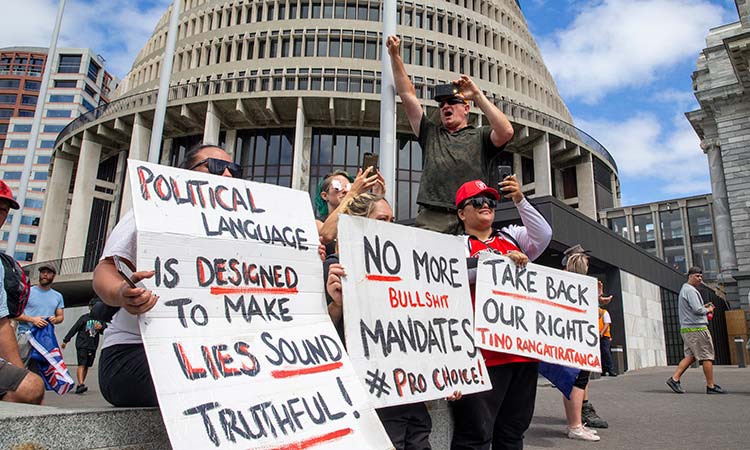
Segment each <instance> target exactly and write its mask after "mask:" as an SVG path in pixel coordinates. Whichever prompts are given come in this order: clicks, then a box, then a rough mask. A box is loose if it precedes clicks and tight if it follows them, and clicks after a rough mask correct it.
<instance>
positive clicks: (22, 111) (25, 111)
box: [0, 109, 34, 117]
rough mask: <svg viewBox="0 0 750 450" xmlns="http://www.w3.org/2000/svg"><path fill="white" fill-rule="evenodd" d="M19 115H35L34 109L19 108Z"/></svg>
mask: <svg viewBox="0 0 750 450" xmlns="http://www.w3.org/2000/svg"><path fill="white" fill-rule="evenodd" d="M17 116H18V117H34V111H33V110H30V109H19V110H18V114H17ZM0 117H1V116H0Z"/></svg>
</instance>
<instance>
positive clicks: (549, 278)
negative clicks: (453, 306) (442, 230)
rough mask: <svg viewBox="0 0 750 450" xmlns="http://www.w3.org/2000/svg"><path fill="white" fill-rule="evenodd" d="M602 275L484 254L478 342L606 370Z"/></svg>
mask: <svg viewBox="0 0 750 450" xmlns="http://www.w3.org/2000/svg"><path fill="white" fill-rule="evenodd" d="M598 300H599V299H598V289H597V281H596V279H595V278H593V277H589V276H586V275H580V274H577V273H571V272H566V271H564V270H556V269H551V268H549V267H545V266H540V265H537V264H528V265H527V266H526V267H525V268H520V267H517V266H516V265H515V264H513V262H512V261H511V260H510V259H508V258H506V257H504V256H500V255H497V254H494V253H490V252H482V253H480V254H479V263H478V266H477V285H476V309H475V316H474V324H475V325H474V326H475V340H476V343H477V346H479V347H482V348H484V349H487V350H494V351H499V352H503V353H511V354H514V355H521V356H527V357H529V358H534V359H538V360H541V361H546V362H550V363H554V364H560V365H563V366H568V367H576V368H580V369H584V370H590V371H593V372H601V362H600V361H599V359H600V358H599V356H600V350H599V316H598Z"/></svg>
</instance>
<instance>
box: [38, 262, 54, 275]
mask: <svg viewBox="0 0 750 450" xmlns="http://www.w3.org/2000/svg"><path fill="white" fill-rule="evenodd" d="M42 270H49V271H50V272H52V273H54V274H55V275H57V267H55V266H54V265H52V264H42V265H41V266H39V271H40V272H41V271H42Z"/></svg>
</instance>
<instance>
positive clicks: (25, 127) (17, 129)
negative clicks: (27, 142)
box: [13, 124, 31, 133]
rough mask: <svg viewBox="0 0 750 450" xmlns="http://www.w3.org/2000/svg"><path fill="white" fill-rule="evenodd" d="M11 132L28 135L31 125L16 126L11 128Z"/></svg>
mask: <svg viewBox="0 0 750 450" xmlns="http://www.w3.org/2000/svg"><path fill="white" fill-rule="evenodd" d="M13 132H14V133H30V132H31V125H26V124H23V125H22V124H17V125H14V126H13Z"/></svg>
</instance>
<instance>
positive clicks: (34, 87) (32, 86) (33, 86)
mask: <svg viewBox="0 0 750 450" xmlns="http://www.w3.org/2000/svg"><path fill="white" fill-rule="evenodd" d="M41 86H42V83H41V82H40V81H33V80H26V82H25V83H24V84H23V88H24V89H26V90H27V91H38V90H39V88H40V87H41Z"/></svg>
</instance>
